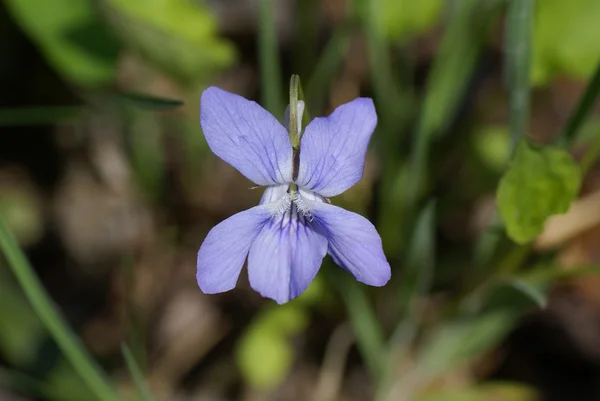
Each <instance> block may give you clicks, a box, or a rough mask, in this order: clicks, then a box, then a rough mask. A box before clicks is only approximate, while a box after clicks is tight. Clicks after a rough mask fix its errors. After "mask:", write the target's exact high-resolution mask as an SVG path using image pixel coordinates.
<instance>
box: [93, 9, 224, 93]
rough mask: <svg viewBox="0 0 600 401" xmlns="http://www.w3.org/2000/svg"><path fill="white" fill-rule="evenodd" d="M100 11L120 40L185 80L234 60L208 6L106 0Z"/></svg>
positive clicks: (219, 67) (217, 68)
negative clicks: (220, 35) (219, 33)
mask: <svg viewBox="0 0 600 401" xmlns="http://www.w3.org/2000/svg"><path fill="white" fill-rule="evenodd" d="M100 5H101V7H100V10H101V11H102V12H103V14H104V15H105V16H106V18H107V21H108V22H109V23H110V24H111V25H112V27H113V28H114V31H115V33H116V34H117V35H118V36H119V37H120V38H121V40H122V41H123V42H124V43H126V44H128V45H129V46H130V47H131V48H132V49H133V50H135V51H137V52H139V53H140V54H141V55H142V56H143V57H145V58H146V59H148V60H150V61H151V62H153V63H155V64H157V65H158V66H159V67H160V68H162V69H164V70H165V71H167V72H170V73H171V74H173V75H175V76H176V77H177V78H179V79H181V80H183V81H185V82H192V83H196V82H200V81H201V80H202V79H203V78H205V77H206V76H207V75H210V74H211V73H214V72H215V71H218V70H219V69H221V68H225V67H228V66H229V65H231V64H232V63H233V62H234V59H235V49H234V47H233V46H232V45H231V44H230V43H229V42H227V41H225V40H224V39H222V38H220V37H219V36H218V27H217V23H216V21H215V19H214V17H213V16H212V14H211V13H210V12H209V9H208V6H206V5H202V4H199V3H192V2H189V1H186V0H101V3H100Z"/></svg>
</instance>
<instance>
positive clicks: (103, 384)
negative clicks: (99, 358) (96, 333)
mask: <svg viewBox="0 0 600 401" xmlns="http://www.w3.org/2000/svg"><path fill="white" fill-rule="evenodd" d="M0 249H1V250H2V252H3V254H4V256H5V258H6V261H7V262H8V265H9V266H10V268H11V269H12V271H13V273H14V275H15V277H16V278H17V281H18V282H19V284H20V285H21V288H22V289H23V292H24V293H25V296H26V297H27V299H28V300H29V302H30V304H31V307H32V309H33V310H34V311H35V313H36V314H37V316H38V317H39V318H40V320H41V321H42V323H43V324H44V325H45V326H46V328H47V329H48V331H49V332H50V334H51V335H52V338H53V339H54V341H56V344H57V345H58V347H59V348H60V350H61V351H62V352H63V354H64V356H65V358H66V359H67V360H68V361H69V362H70V364H71V366H72V367H73V368H74V369H75V371H76V372H77V373H78V374H79V376H80V377H81V379H82V380H83V383H85V385H86V386H87V388H88V389H89V390H90V392H92V393H93V394H95V395H96V397H97V398H98V399H99V400H101V401H118V400H119V397H118V396H117V394H116V392H115V391H114V389H113V388H112V386H111V385H110V382H109V381H108V378H107V377H106V375H105V373H104V372H103V371H102V370H101V369H100V367H99V366H98V365H97V363H96V361H95V360H94V359H93V358H92V357H91V355H90V354H89V353H88V351H87V350H86V349H85V347H84V346H83V345H82V343H81V341H80V340H79V338H77V336H76V335H75V333H74V332H73V331H72V330H71V329H70V328H69V326H68V325H67V323H66V322H65V321H64V319H63V318H62V317H61V316H60V314H59V313H58V312H57V310H56V309H55V308H54V305H53V303H52V300H51V299H50V297H49V295H48V294H47V292H46V290H45V289H44V287H43V286H42V283H41V282H40V281H39V279H38V278H37V276H36V275H35V273H34V271H33V269H32V268H31V266H30V265H29V262H28V261H27V259H26V258H25V255H24V254H23V252H22V251H21V249H20V248H19V246H18V244H17V242H16V240H15V238H14V237H13V235H12V233H11V232H10V231H9V230H8V227H7V225H6V223H5V222H4V220H3V219H2V218H1V217H0ZM53 372H56V370H54V371H53ZM70 382H71V383H75V381H73V380H71V381H70ZM79 399H82V398H79Z"/></svg>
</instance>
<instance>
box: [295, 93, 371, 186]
mask: <svg viewBox="0 0 600 401" xmlns="http://www.w3.org/2000/svg"><path fill="white" fill-rule="evenodd" d="M376 125H377V114H376V113H375V106H374V105H373V101H372V100H371V99H368V98H358V99H355V100H353V101H351V102H349V103H346V104H343V105H341V106H339V107H338V108H336V109H335V110H334V111H333V113H331V115H329V117H318V118H315V119H314V120H312V121H311V122H310V123H309V124H308V126H307V127H306V129H305V130H304V135H303V136H302V142H301V145H300V170H299V174H298V179H297V180H296V182H297V183H298V185H300V186H301V187H302V188H304V189H305V190H311V191H314V192H317V193H319V194H321V195H322V196H326V197H330V196H335V195H339V194H341V193H342V192H344V191H346V190H347V189H349V188H351V187H352V186H353V185H354V184H356V183H357V182H358V181H359V180H360V179H361V178H362V174H363V170H364V163H365V156H366V153H367V147H368V145H369V141H370V139H371V135H372V134H373V131H374V130H375V126H376Z"/></svg>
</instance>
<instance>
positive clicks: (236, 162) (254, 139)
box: [200, 86, 292, 185]
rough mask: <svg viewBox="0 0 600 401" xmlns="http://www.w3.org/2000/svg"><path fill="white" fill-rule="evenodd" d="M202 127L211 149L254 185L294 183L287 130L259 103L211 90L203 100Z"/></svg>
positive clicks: (201, 108)
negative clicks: (292, 181) (292, 180)
mask: <svg viewBox="0 0 600 401" xmlns="http://www.w3.org/2000/svg"><path fill="white" fill-rule="evenodd" d="M200 125H201V126H202V131H203V132H204V136H205V137H206V142H207V143H208V146H209V147H210V149H211V150H212V151H213V152H214V153H215V154H216V155H217V156H219V157H220V158H221V159H223V160H225V161H226V162H227V163H229V164H231V165H232V166H233V167H235V168H236V169H238V170H239V172H240V173H242V174H243V175H245V176H246V177H247V178H248V179H249V180H251V181H252V182H254V183H256V184H258V185H270V184H275V183H280V184H281V183H285V182H290V181H291V177H292V145H291V143H290V139H289V137H288V133H287V130H286V129H285V128H284V127H283V125H281V123H280V122H279V121H277V119H276V118H275V117H274V116H273V115H272V114H270V113H269V112H268V111H266V110H265V109H263V108H262V107H261V106H260V105H258V104H257V103H256V102H252V101H250V100H246V99H244V98H243V97H241V96H239V95H235V94H233V93H229V92H227V91H224V90H222V89H219V88H216V87H214V86H213V87H210V88H208V89H206V90H205V91H204V92H203V93H202V98H201V99H200Z"/></svg>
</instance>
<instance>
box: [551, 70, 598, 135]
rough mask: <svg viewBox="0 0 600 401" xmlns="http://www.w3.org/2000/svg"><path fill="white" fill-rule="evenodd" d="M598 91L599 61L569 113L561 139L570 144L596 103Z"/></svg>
mask: <svg viewBox="0 0 600 401" xmlns="http://www.w3.org/2000/svg"><path fill="white" fill-rule="evenodd" d="M598 93H600V63H598V65H597V66H596V71H595V72H594V75H593V76H592V79H591V80H590V83H589V84H588V86H587V88H586V89H585V92H584V94H583V96H582V97H581V99H579V103H578V104H577V107H576V108H575V112H574V113H573V114H571V117H570V118H569V121H568V122H567V125H566V126H565V129H564V131H563V132H562V134H561V135H560V140H561V141H563V142H565V143H567V144H570V143H572V142H573V141H574V140H575V138H576V137H577V133H578V132H579V128H580V127H581V125H582V124H583V121H584V120H585V118H586V117H587V115H588V114H589V113H590V111H591V110H592V107H593V106H594V104H595V103H596V98H597V97H598Z"/></svg>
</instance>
